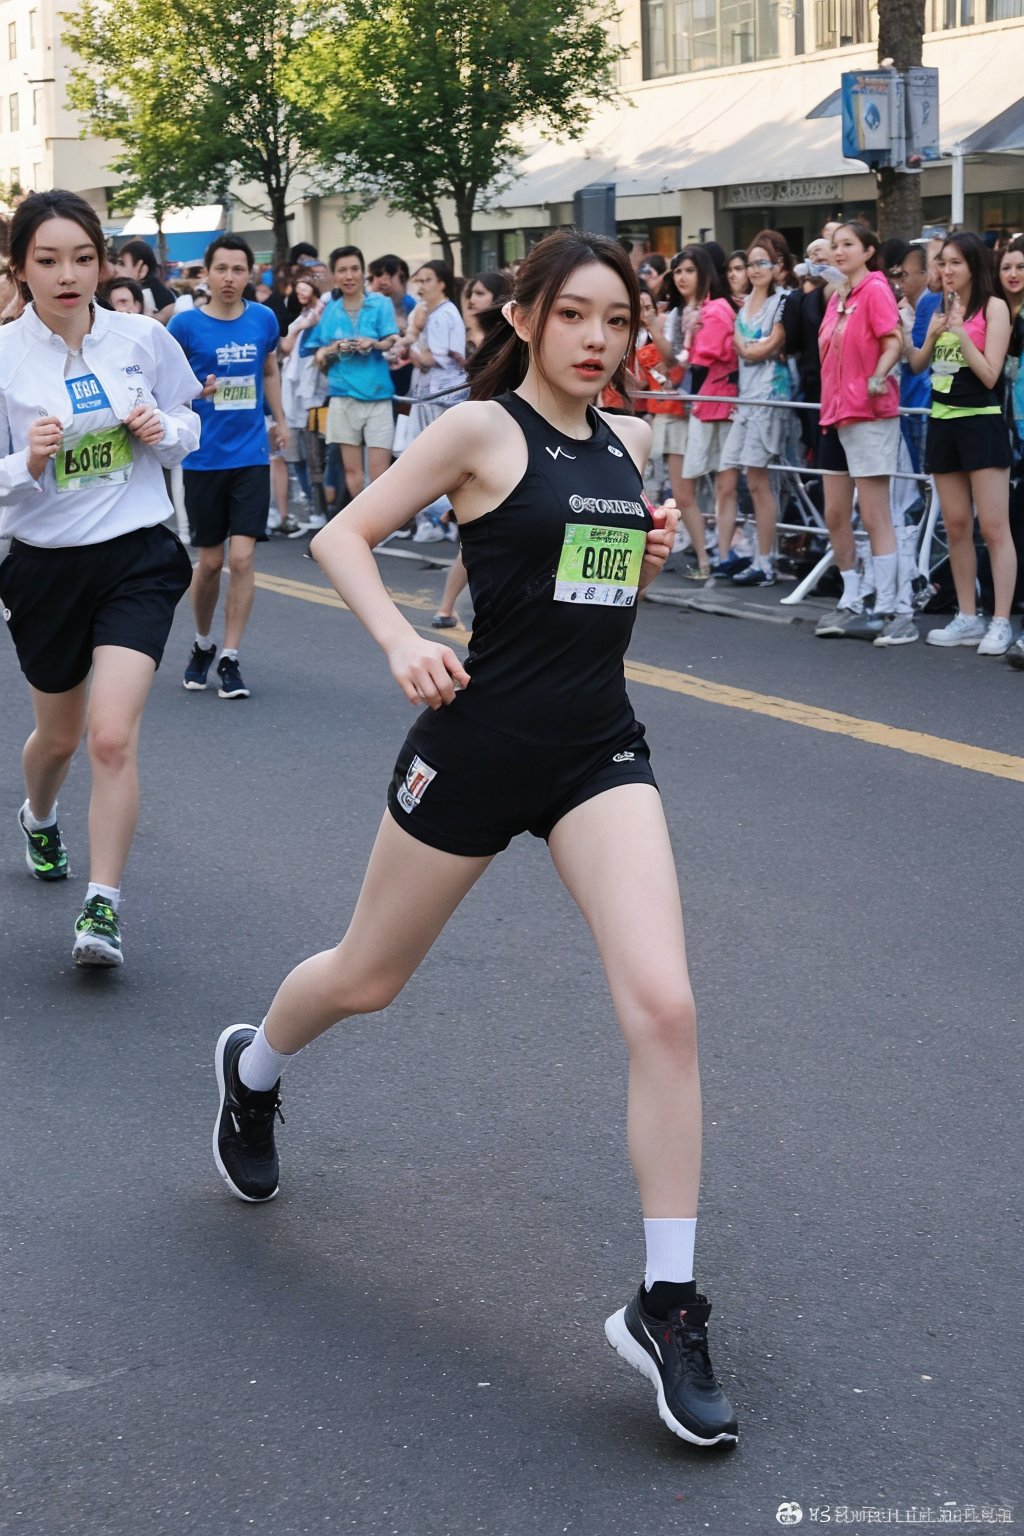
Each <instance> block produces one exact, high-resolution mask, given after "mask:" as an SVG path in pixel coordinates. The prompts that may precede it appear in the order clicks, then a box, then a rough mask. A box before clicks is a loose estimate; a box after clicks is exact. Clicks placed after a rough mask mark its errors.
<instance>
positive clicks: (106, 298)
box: [96, 277, 146, 309]
mask: <svg viewBox="0 0 1024 1536" xmlns="http://www.w3.org/2000/svg"><path fill="white" fill-rule="evenodd" d="M115 288H127V289H128V292H129V293H130V294H131V296H132V299H133V301H134V302H135V303H136V304H138V305H140V306H143V307H144V306H145V302H146V301H145V298H144V297H143V293H142V285H141V284H140V283H137V282H136V281H135V279H134V277H112V278H110V279H109V280H108V281H107V282H105V283H104V284H103V287H102V288H101V289H100V291H99V293H98V294H97V295H96V297H97V298H98V299H99V301H100V303H101V304H103V305H104V306H105V307H106V308H107V309H113V307H114V306H113V304H112V303H111V302H110V295H111V294H112V293H113V291H114V289H115Z"/></svg>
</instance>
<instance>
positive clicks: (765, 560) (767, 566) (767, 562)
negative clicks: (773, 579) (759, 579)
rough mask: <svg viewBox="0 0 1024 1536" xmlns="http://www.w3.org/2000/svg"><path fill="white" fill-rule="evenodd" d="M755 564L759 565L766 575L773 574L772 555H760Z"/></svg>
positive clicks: (759, 568)
mask: <svg viewBox="0 0 1024 1536" xmlns="http://www.w3.org/2000/svg"><path fill="white" fill-rule="evenodd" d="M754 564H755V565H756V566H757V568H758V570H759V571H764V573H765V575H766V576H770V575H771V574H772V557H771V555H758V557H757V559H756V560H755V561H754Z"/></svg>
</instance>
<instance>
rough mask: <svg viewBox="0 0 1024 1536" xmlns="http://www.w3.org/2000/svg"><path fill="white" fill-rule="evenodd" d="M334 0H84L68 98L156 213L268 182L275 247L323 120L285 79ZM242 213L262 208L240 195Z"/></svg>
mask: <svg viewBox="0 0 1024 1536" xmlns="http://www.w3.org/2000/svg"><path fill="white" fill-rule="evenodd" d="M336 14H337V13H336V10H335V8H334V7H333V6H332V3H331V0H274V3H273V4H267V3H266V0H233V3H232V4H231V5H230V6H228V5H225V4H223V0H189V4H188V5H187V6H168V5H167V4H166V3H165V0H119V3H118V4H117V5H116V6H115V5H110V4H107V3H105V0H83V3H82V5H81V6H80V8H79V9H78V10H77V11H74V12H69V13H66V14H65V15H64V16H63V17H62V20H63V23H64V40H65V41H66V42H67V43H68V45H69V47H70V48H71V49H72V50H73V51H74V53H75V54H77V56H78V58H79V60H80V61H81V62H80V63H79V64H78V65H76V67H75V68H74V69H73V70H72V71H71V73H70V83H69V91H68V95H69V100H70V104H71V105H72V106H73V107H74V108H76V109H77V110H78V111H79V112H80V113H81V114H82V116H83V119H84V124H83V134H85V133H93V134H96V135H98V136H99V137H101V138H105V139H109V140H112V141H114V142H115V143H116V145H117V149H116V150H115V152H114V155H113V158H112V160H111V169H112V170H114V171H115V172H116V173H117V174H118V175H120V176H122V177H124V179H125V182H126V184H127V188H126V190H128V191H129V192H130V193H134V194H136V195H137V196H139V197H140V198H144V199H146V200H147V201H149V202H151V203H152V204H153V206H154V210H155V211H156V212H157V214H158V222H159V216H160V215H162V213H163V212H166V210H167V209H168V208H170V207H172V206H175V205H177V206H181V205H183V204H187V203H189V202H194V201H200V200H202V199H204V198H211V197H217V196H223V190H224V188H225V187H227V186H228V185H229V184H233V185H235V186H242V187H245V186H247V185H252V184H254V185H256V186H258V187H260V188H261V190H262V192H263V193H264V195H265V197H266V202H267V205H268V206H269V209H270V216H271V222H272V223H273V227H274V243H275V253H276V255H277V257H278V258H279V259H280V258H281V257H283V256H284V255H285V254H286V253H287V249H288V246H289V244H290V243H291V242H290V240H289V236H288V205H289V203H290V202H292V201H294V200H295V196H296V190H297V184H299V185H301V184H302V183H303V181H304V180H305V178H306V177H308V175H309V174H310V173H311V172H313V171H314V169H317V170H318V171H319V170H322V160H321V156H320V154H319V146H318V143H317V136H318V134H319V132H320V120H319V118H318V117H317V116H315V115H314V114H313V113H312V112H311V111H310V109H309V108H308V107H307V106H305V105H303V104H302V103H301V101H299V100H298V99H297V98H296V97H295V96H294V95H286V94H285V93H284V92H282V90H281V80H282V78H283V77H284V76H285V75H286V74H288V73H289V71H290V69H291V65H292V62H293V59H294V57H295V55H297V54H301V52H302V51H303V50H304V47H305V43H304V35H305V33H306V32H307V31H308V30H309V29H310V28H316V29H325V28H327V27H328V25H329V23H330V21H331V18H332V16H336ZM235 202H236V204H237V205H238V206H239V207H241V208H242V209H244V210H245V211H246V212H247V213H249V214H251V215H254V216H259V215H260V214H261V213H263V211H264V210H263V209H262V208H261V207H259V206H257V205H253V204H251V203H248V202H246V201H243V200H242V199H240V198H239V197H238V196H237V195H236V197H235Z"/></svg>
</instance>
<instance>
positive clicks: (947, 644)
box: [924, 630, 983, 651]
mask: <svg viewBox="0 0 1024 1536" xmlns="http://www.w3.org/2000/svg"><path fill="white" fill-rule="evenodd" d="M935 633H936V631H935V630H932V632H931V634H930V635H925V637H924V639H925V644H926V645H937V646H938V648H939V650H940V651H955V650H956V649H957V647H958V646H970V647H971V648H972V649H973V650H975V651H976V650H977V649H978V646H979V645H980V644H981V641H982V638H983V637H982V636H981V635H977V636H976V637H975V638H974V639H973V640H936V639H935Z"/></svg>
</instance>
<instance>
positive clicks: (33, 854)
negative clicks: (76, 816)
mask: <svg viewBox="0 0 1024 1536" xmlns="http://www.w3.org/2000/svg"><path fill="white" fill-rule="evenodd" d="M26 803H27V802H26ZM18 825H19V826H20V827H21V830H22V831H23V832H24V834H25V836H26V838H27V839H28V847H27V848H26V849H25V863H26V864H27V865H28V868H29V873H30V874H32V875H35V877H36V879H37V880H66V879H67V877H68V852H67V849H66V848H65V847H64V843H63V840H62V839H61V835H60V827H58V825H57V823H56V822H54V823H53V825H52V826H50V827H40V828H39V831H38V832H30V831H29V829H28V827H27V826H26V825H25V806H24V805H23V806H22V808H21V810H20V811H19V812H18Z"/></svg>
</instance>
